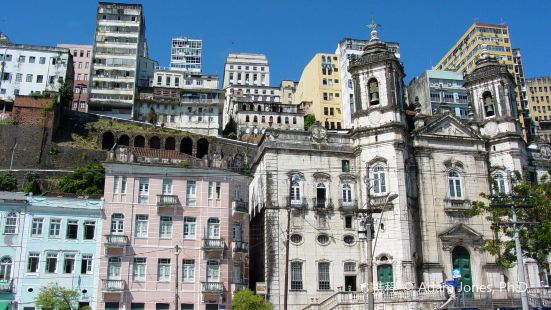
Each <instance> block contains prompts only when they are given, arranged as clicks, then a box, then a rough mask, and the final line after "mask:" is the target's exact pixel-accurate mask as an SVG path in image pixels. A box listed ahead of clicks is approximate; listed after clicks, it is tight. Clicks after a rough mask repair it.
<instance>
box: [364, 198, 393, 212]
mask: <svg viewBox="0 0 551 310" xmlns="http://www.w3.org/2000/svg"><path fill="white" fill-rule="evenodd" d="M387 201H388V194H386V195H383V196H371V197H370V198H369V209H370V210H371V211H372V212H381V211H382V210H383V208H384V209H385V210H387V211H388V210H390V209H392V207H393V206H394V204H393V203H392V202H388V203H387Z"/></svg>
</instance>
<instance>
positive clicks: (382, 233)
mask: <svg viewBox="0 0 551 310" xmlns="http://www.w3.org/2000/svg"><path fill="white" fill-rule="evenodd" d="M349 71H350V74H351V76H352V77H353V82H354V86H355V87H354V89H355V92H356V93H355V95H354V98H355V100H356V101H355V105H354V111H353V113H352V123H353V128H352V129H351V130H349V131H347V132H345V131H327V130H326V129H325V128H323V127H322V126H321V125H319V124H315V125H313V126H312V127H311V128H310V129H309V131H304V132H301V131H276V130H267V131H266V135H265V137H264V139H263V140H262V141H261V143H260V144H259V148H258V151H257V153H256V156H255V158H254V159H253V163H252V166H253V168H252V171H253V180H252V182H251V184H250V186H249V205H250V212H251V218H252V219H251V240H250V243H251V246H250V254H251V256H250V257H251V262H250V267H251V268H250V278H251V282H266V285H267V290H268V297H267V298H268V299H269V300H270V301H271V302H272V303H273V304H274V306H275V308H283V305H284V303H285V299H286V300H287V304H288V305H289V309H303V308H309V309H335V308H338V305H348V306H347V307H348V308H347V309H351V308H350V305H351V304H355V303H357V304H363V302H364V296H363V295H362V293H361V292H362V290H365V283H366V282H367V274H368V273H367V272H366V268H368V266H370V264H367V262H368V259H369V257H368V256H369V255H367V253H368V249H367V248H366V247H367V242H366V241H365V239H363V238H361V237H362V233H361V230H362V229H361V227H360V226H361V223H362V222H361V221H359V220H360V219H361V218H362V216H365V215H367V216H368V217H369V218H370V219H371V220H372V221H373V225H372V227H373V229H372V231H371V233H372V235H374V236H375V238H374V239H373V241H372V248H371V252H372V259H373V261H372V262H373V263H372V264H371V265H372V271H373V280H374V286H375V303H376V307H378V306H377V305H392V307H393V308H395V307H398V308H403V309H406V308H410V307H424V308H428V307H431V308H433V307H437V306H439V305H441V304H442V303H444V302H445V301H446V298H447V297H446V295H445V292H443V291H441V290H437V289H435V290H432V291H431V290H425V291H420V290H419V288H420V287H427V288H429V287H430V288H439V287H441V283H442V282H444V281H445V280H446V279H450V278H452V270H453V269H459V270H460V272H461V274H462V278H461V284H463V285H468V286H470V287H480V286H483V285H490V286H493V287H499V286H500V285H501V284H502V283H511V284H514V283H517V270H516V269H515V268H511V269H504V268H502V267H499V266H498V265H497V264H496V262H495V258H494V257H493V256H491V255H490V254H488V253H485V252H482V251H481V250H480V246H481V245H483V243H484V240H485V239H487V238H492V237H493V233H492V231H491V227H490V223H489V222H488V221H487V220H486V219H485V218H484V216H470V215H469V209H470V206H471V202H472V201H476V200H480V199H481V198H480V194H481V193H489V192H491V189H492V184H495V183H497V184H498V185H499V186H500V188H499V190H500V191H502V192H509V191H510V190H511V188H512V184H513V182H514V180H513V176H514V174H515V173H517V172H518V173H520V175H521V176H522V177H524V178H526V177H534V178H535V177H540V176H542V175H543V174H545V173H546V171H547V170H548V169H549V168H550V167H551V160H550V153H551V152H550V147H549V146H548V145H531V146H530V147H528V146H527V145H526V144H525V142H524V140H523V139H522V136H521V130H520V126H519V123H518V120H517V119H518V115H517V111H516V108H515V107H516V104H515V101H514V100H515V94H514V88H515V84H514V79H513V77H512V76H511V75H510V74H509V73H508V71H507V68H506V67H505V66H503V65H500V64H499V63H498V62H497V61H496V60H495V59H493V58H491V57H489V56H483V57H481V59H480V60H479V61H478V67H477V69H475V70H474V71H473V72H472V73H471V74H470V75H467V76H466V77H465V87H466V89H467V93H468V97H469V100H468V101H469V106H468V107H469V118H468V119H466V120H462V119H459V118H458V117H456V116H455V115H453V113H451V112H450V111H448V110H447V109H446V107H445V106H444V107H441V108H440V110H439V111H438V112H437V113H434V114H432V113H428V114H425V113H423V112H424V111H425V110H426V109H425V108H424V107H423V104H425V103H423V102H416V103H412V104H408V103H407V102H406V94H405V92H406V91H405V86H404V83H403V78H404V76H405V73H404V69H403V66H402V64H401V63H400V61H399V59H397V58H396V56H395V55H394V54H393V53H391V52H389V51H388V48H387V47H386V44H385V43H384V42H382V41H380V40H379V39H378V37H377V32H376V31H373V32H372V38H371V40H370V42H369V43H368V44H367V45H366V47H365V49H364V53H363V55H362V56H361V57H358V58H357V59H355V60H354V61H352V62H351V64H350V67H349ZM494 180H495V181H496V182H495V183H494ZM359 230H360V233H359ZM525 269H526V281H527V282H528V283H527V284H528V285H529V286H532V287H537V286H541V285H540V281H542V280H543V279H540V277H539V272H538V269H537V266H536V265H535V263H533V262H530V261H527V262H525ZM389 291H392V292H393V293H392V294H388V293H387V292H389ZM469 294H472V296H473V297H474V298H475V299H476V298H483V297H484V296H482V293H479V292H476V291H474V292H472V293H469ZM493 298H494V299H507V298H511V295H510V293H509V292H506V291H505V292H495V295H493ZM344 308H346V307H344V306H343V307H342V309H344ZM398 308H396V309H398ZM377 309H380V308H377Z"/></svg>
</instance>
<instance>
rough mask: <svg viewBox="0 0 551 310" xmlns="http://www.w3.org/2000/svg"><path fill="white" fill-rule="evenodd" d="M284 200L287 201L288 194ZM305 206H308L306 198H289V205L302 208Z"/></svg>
mask: <svg viewBox="0 0 551 310" xmlns="http://www.w3.org/2000/svg"><path fill="white" fill-rule="evenodd" d="M285 201H286V202H288V201H289V196H286V197H285ZM307 206H308V202H307V201H306V198H302V199H291V207H292V208H297V209H302V208H306V207H307Z"/></svg>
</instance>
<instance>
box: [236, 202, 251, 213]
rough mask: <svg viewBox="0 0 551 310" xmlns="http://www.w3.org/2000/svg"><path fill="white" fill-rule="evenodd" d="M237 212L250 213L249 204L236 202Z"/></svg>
mask: <svg viewBox="0 0 551 310" xmlns="http://www.w3.org/2000/svg"><path fill="white" fill-rule="evenodd" d="M234 203H235V207H234V209H235V211H237V212H245V213H249V204H248V203H247V202H245V201H234Z"/></svg>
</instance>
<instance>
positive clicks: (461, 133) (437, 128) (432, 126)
mask: <svg viewBox="0 0 551 310" xmlns="http://www.w3.org/2000/svg"><path fill="white" fill-rule="evenodd" d="M415 135H417V136H419V135H429V136H439V137H448V138H449V137H458V138H471V139H482V137H481V136H480V135H478V133H476V132H475V131H474V130H473V129H472V128H471V127H469V125H467V124H465V123H464V122H463V121H462V120H460V119H458V118H457V117H456V116H455V115H453V114H451V113H446V114H440V115H436V116H434V117H433V118H432V120H430V121H428V122H427V123H426V124H425V125H424V126H423V127H421V128H418V129H417V130H416V133H415Z"/></svg>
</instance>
